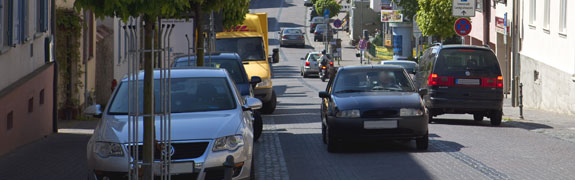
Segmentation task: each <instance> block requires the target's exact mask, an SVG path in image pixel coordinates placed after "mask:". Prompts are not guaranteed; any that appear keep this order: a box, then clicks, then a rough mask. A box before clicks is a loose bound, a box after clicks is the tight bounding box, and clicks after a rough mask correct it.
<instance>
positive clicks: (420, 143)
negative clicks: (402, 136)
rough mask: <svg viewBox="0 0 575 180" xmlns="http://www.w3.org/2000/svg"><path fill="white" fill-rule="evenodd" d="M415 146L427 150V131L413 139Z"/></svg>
mask: <svg viewBox="0 0 575 180" xmlns="http://www.w3.org/2000/svg"><path fill="white" fill-rule="evenodd" d="M415 147H416V148H417V149H418V150H427V148H428V147H429V132H428V133H426V134H425V136H423V137H421V138H417V139H415Z"/></svg>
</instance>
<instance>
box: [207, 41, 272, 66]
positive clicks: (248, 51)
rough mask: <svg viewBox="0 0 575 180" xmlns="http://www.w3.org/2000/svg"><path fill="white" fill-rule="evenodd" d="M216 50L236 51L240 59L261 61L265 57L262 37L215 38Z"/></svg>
mask: <svg viewBox="0 0 575 180" xmlns="http://www.w3.org/2000/svg"><path fill="white" fill-rule="evenodd" d="M216 50H217V51H220V52H236V53H238V54H239V55H240V57H241V58H242V61H261V60H265V59H266V55H265V51H264V46H263V41H262V38H260V37H249V38H228V39H217V40H216Z"/></svg>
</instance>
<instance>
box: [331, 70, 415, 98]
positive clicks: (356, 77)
mask: <svg viewBox="0 0 575 180" xmlns="http://www.w3.org/2000/svg"><path fill="white" fill-rule="evenodd" d="M338 74H339V75H338V76H337V79H336V80H335V85H334V89H333V91H334V92H335V93H352V92H372V91H409V92H411V91H415V90H414V88H413V85H412V84H411V82H410V80H409V79H408V78H407V77H406V75H405V73H404V71H403V70H398V69H392V70H386V69H373V70H366V69H361V70H347V71H345V70H344V71H341V72H339V73H338Z"/></svg>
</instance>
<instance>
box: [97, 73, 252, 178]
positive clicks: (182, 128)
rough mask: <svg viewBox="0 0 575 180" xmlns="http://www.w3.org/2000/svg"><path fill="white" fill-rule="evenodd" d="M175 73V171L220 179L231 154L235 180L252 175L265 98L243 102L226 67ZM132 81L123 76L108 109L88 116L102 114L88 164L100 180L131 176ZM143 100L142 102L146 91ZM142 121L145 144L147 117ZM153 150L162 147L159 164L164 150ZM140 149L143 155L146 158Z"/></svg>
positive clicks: (157, 127)
mask: <svg viewBox="0 0 575 180" xmlns="http://www.w3.org/2000/svg"><path fill="white" fill-rule="evenodd" d="M171 76H172V78H171V109H172V116H171V139H172V141H171V143H172V144H171V145H172V147H171V149H172V153H171V154H170V156H171V159H172V161H171V166H170V167H171V172H170V175H172V177H191V179H195V177H198V179H211V178H214V177H216V178H220V177H223V172H224V168H223V167H224V166H223V163H224V162H225V161H226V157H227V156H229V155H231V156H233V157H234V162H235V165H234V168H233V179H248V178H250V176H252V175H253V167H252V165H253V157H254V156H253V129H252V121H253V118H252V114H251V113H252V111H251V110H252V109H259V108H260V107H261V106H262V103H261V101H259V100H258V99H255V98H248V99H247V100H246V101H245V103H244V101H243V100H242V97H241V96H240V93H239V92H238V90H237V88H236V87H235V85H234V82H233V80H232V79H231V78H230V76H229V74H228V73H227V72H226V70H224V69H175V70H171ZM139 77H140V81H142V79H143V77H144V74H143V73H140V76H139ZM154 78H155V84H159V78H160V71H155V72H154ZM130 84H131V82H129V81H128V80H127V79H124V80H123V81H122V82H121V84H119V85H118V88H116V90H115V91H114V94H113V96H112V98H111V100H110V103H108V105H107V107H106V108H105V109H104V111H103V113H102V112H100V110H99V105H95V106H91V107H89V108H87V110H86V114H89V115H93V116H96V117H101V120H100V122H99V123H98V126H97V127H96V129H95V130H94V134H93V135H92V137H91V138H90V140H89V142H88V146H87V158H88V167H89V170H90V172H92V173H93V177H95V178H96V179H127V177H128V171H129V162H130V160H131V159H133V158H134V155H132V154H131V152H130V151H128V149H129V148H128V143H129V139H128V138H129V133H128V132H129V129H130V128H129V126H128V123H127V122H128V119H129V117H128V104H129V99H128V98H129V95H128V92H129V87H130ZM139 84H140V85H139V87H138V88H139V90H140V92H143V90H142V89H143V83H142V82H140V83H139ZM154 88H155V90H154V92H156V93H159V90H160V89H159V85H156V86H154ZM156 97H158V96H157V95H156ZM139 99H141V100H140V101H139V102H143V100H142V99H143V95H142V93H140V96H139ZM156 102H159V100H156ZM140 104H142V103H140ZM156 105H158V104H156ZM140 109H142V106H140ZM156 109H159V108H158V107H157V108H156ZM140 112H142V110H140ZM159 119H160V118H158V117H156V123H155V127H156V131H155V132H156V139H158V138H159V137H160V136H161V134H160V132H161V129H160V127H161V126H160V121H159ZM139 124H140V130H139V132H140V135H139V137H140V140H139V142H141V141H142V140H141V137H143V134H142V133H141V132H143V130H142V129H143V128H142V127H141V126H142V124H143V122H142V119H140V120H139ZM132 128H133V127H132ZM132 133H133V131H132ZM141 147H142V146H139V147H138V148H139V149H140V148H141ZM154 151H158V152H154V154H156V155H155V156H158V157H154V160H155V161H156V162H157V163H159V156H160V155H159V154H161V153H160V152H159V151H162V150H158V149H156V150H154ZM162 152H163V151H162ZM141 153H142V152H141V151H140V153H139V155H138V156H139V159H142V154H141ZM155 167H156V166H155ZM155 167H154V168H155ZM156 175H157V174H156ZM106 177H107V178H106ZM220 179H221V178H220Z"/></svg>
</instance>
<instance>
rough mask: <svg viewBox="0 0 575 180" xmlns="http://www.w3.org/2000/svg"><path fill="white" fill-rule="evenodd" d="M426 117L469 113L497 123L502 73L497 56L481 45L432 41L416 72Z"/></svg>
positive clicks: (498, 120)
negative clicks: (425, 108) (433, 43)
mask: <svg viewBox="0 0 575 180" xmlns="http://www.w3.org/2000/svg"><path fill="white" fill-rule="evenodd" d="M416 79H417V80H416V81H417V86H418V88H425V89H428V90H429V94H428V95H425V96H424V101H425V106H426V107H427V109H428V110H429V120H430V121H432V120H433V119H432V118H433V116H437V115H441V114H465V113H468V114H473V119H474V120H476V121H482V120H483V117H488V118H490V120H491V125H494V126H498V125H500V124H501V118H502V115H503V112H502V107H503V77H502V76H501V69H500V67H499V63H498V61H497V57H496V56H495V54H494V53H493V51H492V50H491V49H489V48H488V47H483V46H470V45H445V46H444V45H441V44H436V45H435V46H433V47H430V48H429V49H428V50H426V51H425V52H424V54H423V56H422V58H421V60H420V62H419V69H418V71H417V75H416Z"/></svg>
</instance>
